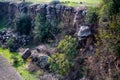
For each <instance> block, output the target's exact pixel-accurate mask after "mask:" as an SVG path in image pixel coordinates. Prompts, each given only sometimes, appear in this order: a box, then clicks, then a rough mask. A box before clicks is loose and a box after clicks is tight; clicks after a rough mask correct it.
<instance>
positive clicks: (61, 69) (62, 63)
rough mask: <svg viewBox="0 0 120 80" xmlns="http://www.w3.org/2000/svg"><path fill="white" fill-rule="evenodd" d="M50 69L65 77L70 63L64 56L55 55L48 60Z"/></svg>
mask: <svg viewBox="0 0 120 80" xmlns="http://www.w3.org/2000/svg"><path fill="white" fill-rule="evenodd" d="M48 62H49V64H50V69H51V71H53V72H56V73H58V74H61V75H65V74H67V73H68V72H69V70H70V67H71V63H70V62H69V61H68V59H67V57H66V55H65V54H60V53H55V54H53V55H52V56H51V57H50V58H48Z"/></svg>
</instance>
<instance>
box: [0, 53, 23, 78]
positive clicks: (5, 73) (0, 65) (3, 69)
mask: <svg viewBox="0 0 120 80" xmlns="http://www.w3.org/2000/svg"><path fill="white" fill-rule="evenodd" d="M0 80H22V77H21V76H20V75H19V74H18V72H17V71H16V70H15V68H13V67H12V66H11V65H10V63H9V62H8V61H7V60H6V59H5V58H4V57H2V56H1V55H0Z"/></svg>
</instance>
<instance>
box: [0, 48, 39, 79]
mask: <svg viewBox="0 0 120 80" xmlns="http://www.w3.org/2000/svg"><path fill="white" fill-rule="evenodd" d="M0 55H2V56H3V57H5V58H6V59H7V60H8V61H9V62H10V63H11V64H12V65H13V66H14V67H15V68H16V70H17V71H18V72H19V74H20V75H21V76H22V77H23V80H37V79H36V78H35V75H34V74H32V73H30V72H29V71H27V70H26V69H25V66H26V63H25V62H24V61H23V59H22V58H21V56H20V55H19V54H18V53H11V52H9V50H8V49H2V48H0ZM15 60H17V63H14V61H15Z"/></svg>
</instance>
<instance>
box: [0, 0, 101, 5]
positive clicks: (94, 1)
mask: <svg viewBox="0 0 120 80" xmlns="http://www.w3.org/2000/svg"><path fill="white" fill-rule="evenodd" d="M0 1H22V0H0ZM51 1H61V2H66V1H69V2H70V3H65V5H68V6H80V4H79V3H80V2H83V3H84V4H86V5H87V6H97V5H99V4H100V3H101V2H102V0H26V2H32V3H48V2H51ZM73 2H74V3H73Z"/></svg>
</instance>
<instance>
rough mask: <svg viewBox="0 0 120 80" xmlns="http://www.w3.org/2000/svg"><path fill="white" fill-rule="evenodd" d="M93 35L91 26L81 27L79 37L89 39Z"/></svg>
mask: <svg viewBox="0 0 120 80" xmlns="http://www.w3.org/2000/svg"><path fill="white" fill-rule="evenodd" d="M91 34H92V32H91V28H90V26H81V27H80V29H79V32H78V34H77V36H78V37H88V36H90V35H91Z"/></svg>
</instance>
